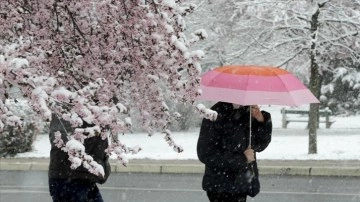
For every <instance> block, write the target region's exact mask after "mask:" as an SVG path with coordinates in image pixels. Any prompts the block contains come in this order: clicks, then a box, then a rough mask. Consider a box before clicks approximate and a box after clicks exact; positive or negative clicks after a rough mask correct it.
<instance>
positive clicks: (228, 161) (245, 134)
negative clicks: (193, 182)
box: [197, 102, 272, 202]
mask: <svg viewBox="0 0 360 202" xmlns="http://www.w3.org/2000/svg"><path fill="white" fill-rule="evenodd" d="M211 109H212V110H214V111H216V112H217V113H218V116H217V119H216V121H211V120H208V119H203V121H202V124H201V129H200V135H199V139H198V143H197V154H198V158H199V160H200V161H201V162H202V163H204V164H205V174H204V177H203V181H202V187H203V189H204V190H205V191H206V193H207V196H208V198H209V200H210V201H211V202H215V201H216V202H232V201H234V202H245V201H246V197H247V193H242V191H241V188H240V186H241V183H239V182H237V181H236V179H237V177H239V175H240V174H241V172H242V171H243V170H244V169H245V168H247V167H248V166H249V165H250V163H256V154H255V153H256V152H261V151H263V150H264V149H265V148H266V147H267V146H268V145H269V143H270V141H271V132H272V122H271V116H270V114H269V113H268V112H265V111H260V110H259V108H258V107H257V106H251V107H249V106H240V105H236V104H232V103H225V102H218V103H216V104H215V105H214V106H213V107H212V108H211ZM250 109H251V110H252V111H251V113H252V118H251V131H252V136H251V146H249V130H250V112H249V110H250ZM256 168H257V167H256ZM256 172H257V170H256Z"/></svg>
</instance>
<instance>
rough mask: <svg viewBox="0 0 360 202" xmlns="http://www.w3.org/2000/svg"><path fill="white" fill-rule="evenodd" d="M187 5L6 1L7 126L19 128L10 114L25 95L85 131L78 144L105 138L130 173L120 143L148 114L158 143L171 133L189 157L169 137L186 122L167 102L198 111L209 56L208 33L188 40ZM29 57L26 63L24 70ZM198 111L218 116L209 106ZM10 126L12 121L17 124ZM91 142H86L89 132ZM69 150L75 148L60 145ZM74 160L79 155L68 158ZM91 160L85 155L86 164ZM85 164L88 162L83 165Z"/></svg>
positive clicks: (0, 31)
mask: <svg viewBox="0 0 360 202" xmlns="http://www.w3.org/2000/svg"><path fill="white" fill-rule="evenodd" d="M181 4H182V1H181V0H176V1H175V0H157V1H155V0H101V1H92V0H79V1H74V0H65V1H64V0H8V1H1V2H0V36H2V39H1V41H0V45H1V47H0V48H1V49H0V55H1V58H0V59H1V60H0V72H1V74H0V81H1V82H0V83H1V84H2V85H3V86H2V87H3V92H2V94H3V95H2V99H1V100H0V109H1V114H2V115H3V116H2V117H3V118H2V119H1V122H0V123H1V124H0V125H2V126H4V125H5V124H13V125H14V124H19V123H18V122H20V119H16V121H17V122H14V121H12V122H11V121H10V120H14V118H16V116H15V115H14V114H12V112H11V110H9V109H8V108H6V107H5V105H4V104H3V103H4V99H5V98H7V96H8V93H7V90H8V89H9V88H10V87H11V86H18V87H19V88H20V90H21V92H22V93H23V95H24V97H26V98H27V99H29V101H30V103H31V105H32V108H33V109H34V110H35V111H36V112H37V113H38V114H39V115H40V116H41V117H42V118H44V119H45V120H49V119H50V118H51V113H56V115H57V116H60V117H62V118H63V119H65V120H67V121H70V122H71V123H72V125H73V126H74V127H80V126H81V125H82V123H83V121H86V122H87V123H90V124H95V127H91V128H85V129H81V128H78V129H77V130H76V133H74V134H68V136H69V139H72V140H75V141H78V142H80V143H81V142H83V140H84V138H88V137H91V136H92V135H94V134H95V133H100V134H101V135H102V136H103V137H104V138H105V137H109V138H110V140H111V145H110V147H109V148H108V152H109V153H115V154H116V155H117V156H118V159H119V160H120V161H121V162H120V163H122V164H126V163H127V160H126V157H125V154H128V153H136V152H137V151H138V150H139V149H140V148H139V147H131V148H130V147H127V146H126V145H125V144H123V143H122V142H121V141H120V140H119V139H118V138H117V134H119V133H123V132H126V131H128V130H129V129H130V127H131V125H132V122H131V119H130V116H131V111H132V110H137V111H138V113H139V114H140V115H141V116H140V117H141V119H140V120H137V121H141V123H142V126H143V128H144V129H145V130H146V131H148V133H149V134H150V135H151V134H153V133H154V132H155V131H161V132H164V133H165V140H166V141H167V142H168V144H169V145H171V146H172V147H173V148H174V150H176V151H178V152H181V151H182V148H181V147H180V146H179V145H177V144H176V143H175V142H174V141H173V139H172V138H171V132H170V131H169V130H168V128H169V126H170V125H171V123H172V122H173V121H174V120H176V119H177V118H178V117H180V114H179V113H177V112H175V111H171V110H170V109H169V107H168V105H167V103H166V100H171V101H172V102H180V103H190V104H193V102H194V100H195V98H196V96H197V95H198V93H199V90H198V85H199V79H200V73H201V66H200V64H199V61H200V60H201V58H202V57H203V52H202V51H198V50H191V49H190V48H191V46H192V45H193V44H194V43H196V42H197V41H199V40H201V39H204V38H205V37H206V34H205V32H204V31H203V30H199V31H196V32H194V33H193V34H192V35H191V37H190V38H187V37H186V35H185V34H184V30H185V28H186V26H185V23H184V19H183V16H186V15H187V14H189V13H190V12H191V11H192V9H193V7H194V6H193V5H192V4H189V5H187V6H181ZM20 58H22V59H25V61H26V62H24V63H22V65H20V66H15V65H14V64H13V63H12V61H18V60H19V59H20ZM196 109H198V110H199V113H201V114H203V115H205V116H210V117H211V116H213V115H214V114H212V113H210V112H209V111H208V110H207V109H206V108H205V107H204V106H203V105H199V106H198V107H197V108H196ZM9 117H12V119H10V118H9ZM85 132H86V133H89V134H90V135H88V136H84V135H82V134H83V133H85ZM58 143H59V144H58V145H59V147H63V148H64V149H65V151H66V150H67V145H66V143H62V142H61V141H60V140H59V142H58ZM69 155H73V154H71V152H69ZM81 155H82V154H80V156H81ZM82 160H83V161H85V158H84V156H83V158H82Z"/></svg>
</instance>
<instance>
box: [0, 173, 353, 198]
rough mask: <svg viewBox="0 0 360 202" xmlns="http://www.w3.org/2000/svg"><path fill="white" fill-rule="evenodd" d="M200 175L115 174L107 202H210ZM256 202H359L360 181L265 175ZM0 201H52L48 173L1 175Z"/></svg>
mask: <svg viewBox="0 0 360 202" xmlns="http://www.w3.org/2000/svg"><path fill="white" fill-rule="evenodd" d="M201 178H202V175H199V174H190V175H189V174H186V175H184V174H149V173H148V174H146V173H136V174H135V173H132V174H126V173H112V176H111V178H110V179H109V181H108V182H107V183H106V184H105V185H102V186H100V189H101V193H102V194H103V197H104V200H105V201H106V202H113V201H114V202H115V201H121V202H169V201H171V202H184V201H186V202H206V201H207V198H206V195H205V192H204V191H202V190H201ZM261 183H262V191H261V193H260V194H259V195H258V196H257V197H256V198H255V199H249V200H248V201H250V202H251V201H254V202H272V201H274V202H275V201H276V202H299V201H301V202H331V201H334V202H335V201H336V202H359V201H360V191H359V190H360V178H354V177H351V178H344V177H311V178H309V177H296V176H262V177H261ZM0 201H11V202H22V201H43V202H47V201H49V202H50V201H51V198H50V196H49V193H48V188H47V173H46V172H20V171H1V172H0Z"/></svg>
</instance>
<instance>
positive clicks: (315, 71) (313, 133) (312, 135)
mask: <svg viewBox="0 0 360 202" xmlns="http://www.w3.org/2000/svg"><path fill="white" fill-rule="evenodd" d="M324 5H325V3H323V4H318V6H319V8H318V10H317V11H316V12H315V13H314V14H313V16H312V18H311V28H310V31H311V38H312V44H311V50H310V65H311V67H310V68H311V70H310V72H311V75H310V90H311V92H312V93H313V94H314V95H315V97H316V98H318V99H319V97H320V89H321V83H322V77H321V75H320V72H319V65H318V63H317V61H316V54H317V51H316V31H317V30H318V26H319V21H318V18H319V14H320V8H321V7H323V6H324ZM318 118H319V104H310V111H309V122H308V125H309V154H316V153H317V127H318V121H319V119H318Z"/></svg>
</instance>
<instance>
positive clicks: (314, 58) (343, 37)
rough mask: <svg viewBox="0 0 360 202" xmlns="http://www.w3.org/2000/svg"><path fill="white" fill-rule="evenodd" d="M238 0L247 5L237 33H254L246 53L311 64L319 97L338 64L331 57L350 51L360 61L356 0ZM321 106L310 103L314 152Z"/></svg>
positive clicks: (285, 63) (281, 62)
mask: <svg viewBox="0 0 360 202" xmlns="http://www.w3.org/2000/svg"><path fill="white" fill-rule="evenodd" d="M236 5H237V6H238V9H239V10H241V12H243V10H244V8H246V10H247V11H246V13H247V15H246V16H244V17H243V18H242V19H241V20H240V21H239V24H238V27H239V28H238V31H239V37H241V36H243V35H246V36H244V37H247V38H248V36H251V37H252V40H251V43H249V45H248V46H245V47H244V46H242V47H240V48H239V51H240V52H244V53H245V51H242V50H241V49H244V48H246V49H247V50H250V51H254V52H258V53H259V52H260V53H263V54H264V55H267V54H269V55H270V56H274V55H278V57H277V59H276V60H274V61H275V62H277V64H276V66H279V67H280V66H281V67H284V68H286V69H290V70H291V69H294V67H297V68H302V69H304V70H308V72H310V77H309V88H310V90H311V91H312V92H313V93H314V95H315V96H316V97H318V98H320V94H321V87H322V82H323V80H322V78H323V75H324V72H327V71H334V69H335V68H337V66H332V65H333V63H332V62H333V61H334V60H335V59H339V55H338V52H339V51H341V52H342V53H343V54H344V55H348V58H347V59H348V62H349V63H348V64H356V63H358V61H359V56H360V55H359V51H358V50H359V46H358V44H356V43H355V44H354V42H355V41H356V40H357V38H358V36H357V35H358V31H359V30H360V21H359V20H360V18H359V11H358V9H356V6H358V5H359V4H358V1H347V2H344V1H332V0H326V1H324V0H322V1H320V0H312V1H305V0H304V1H294V0H288V1H271V0H269V1H264V0H258V1H252V2H249V1H243V2H241V1H239V2H237V4H236ZM251 15H252V16H251ZM350 44H352V45H350ZM349 45H350V46H349ZM249 47H250V48H249ZM248 53H249V51H247V54H248ZM274 61H273V62H274ZM295 72H296V71H295ZM302 72H307V71H303V70H302ZM305 83H306V81H305ZM318 111H319V104H311V105H310V114H309V153H310V154H312V153H317V137H316V129H317V120H318Z"/></svg>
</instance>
